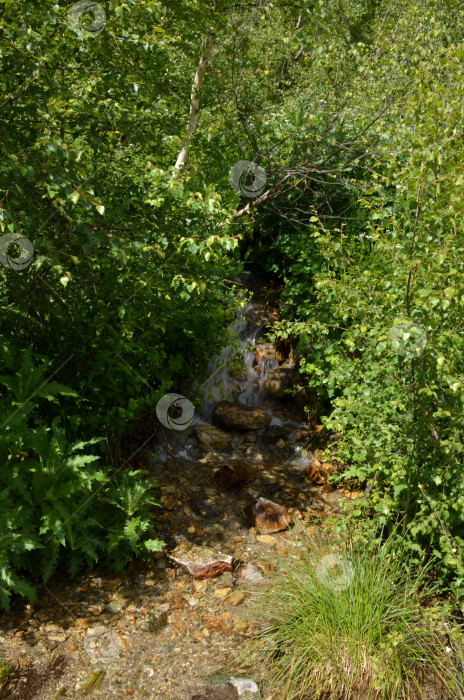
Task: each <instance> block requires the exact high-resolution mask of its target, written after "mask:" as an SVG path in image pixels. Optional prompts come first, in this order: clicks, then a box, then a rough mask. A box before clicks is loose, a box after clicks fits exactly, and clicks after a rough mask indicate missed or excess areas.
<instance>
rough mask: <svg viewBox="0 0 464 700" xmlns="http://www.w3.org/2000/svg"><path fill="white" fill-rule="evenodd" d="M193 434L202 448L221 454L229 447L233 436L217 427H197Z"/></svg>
mask: <svg viewBox="0 0 464 700" xmlns="http://www.w3.org/2000/svg"><path fill="white" fill-rule="evenodd" d="M193 434H194V435H195V437H196V439H197V440H198V442H199V443H200V445H201V446H202V447H206V448H208V449H210V450H219V451H220V452H221V451H223V450H226V449H227V448H228V447H229V443H230V441H231V439H232V436H231V435H230V434H229V433H226V432H224V430H220V428H217V427H216V426H215V425H196V426H195V427H194V429H193Z"/></svg>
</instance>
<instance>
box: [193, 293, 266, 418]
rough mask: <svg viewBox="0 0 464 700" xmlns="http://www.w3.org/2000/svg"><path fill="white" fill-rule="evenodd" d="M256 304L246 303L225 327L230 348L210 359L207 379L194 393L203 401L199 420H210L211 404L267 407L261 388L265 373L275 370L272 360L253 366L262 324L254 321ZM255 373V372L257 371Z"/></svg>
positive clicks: (264, 324) (264, 359) (256, 320)
mask: <svg viewBox="0 0 464 700" xmlns="http://www.w3.org/2000/svg"><path fill="white" fill-rule="evenodd" d="M256 308H257V304H255V303H254V302H251V303H249V304H248V305H247V306H246V307H245V309H243V310H241V311H240V312H238V313H237V318H236V320H235V321H234V323H232V324H231V326H230V327H229V334H230V339H231V340H230V344H229V345H227V346H226V347H225V348H223V349H222V351H221V353H220V355H219V357H216V358H213V359H212V360H211V361H210V362H209V363H208V367H207V372H208V378H207V380H206V381H205V382H204V383H203V384H202V385H201V386H200V387H198V389H197V391H198V392H199V393H200V395H201V396H203V397H204V403H203V410H202V416H203V417H204V418H205V420H208V421H209V420H210V419H211V413H212V410H213V406H214V404H215V403H217V402H218V401H221V400H227V401H238V402H239V403H242V404H245V405H247V406H262V407H267V406H268V403H269V402H268V401H266V397H265V395H264V393H263V391H262V385H263V383H264V381H265V379H266V377H267V374H268V372H269V370H270V369H271V368H273V367H278V365H279V362H278V360H277V358H276V357H275V353H274V357H273V358H271V357H264V358H263V361H262V362H261V363H260V365H257V364H256V359H255V358H256V349H255V346H256V343H257V341H258V339H259V337H260V335H261V333H262V331H263V327H264V326H266V325H267V323H266V322H264V323H263V322H260V320H259V318H258V319H256V316H255V313H254V312H255V311H256ZM257 370H258V371H257Z"/></svg>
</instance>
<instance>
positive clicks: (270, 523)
mask: <svg viewBox="0 0 464 700" xmlns="http://www.w3.org/2000/svg"><path fill="white" fill-rule="evenodd" d="M245 515H246V517H247V518H248V520H249V522H250V523H251V524H252V525H253V526H254V527H255V528H256V530H257V532H259V534H261V535H268V534H272V533H273V532H279V531H280V530H286V528H287V527H288V526H289V524H290V523H291V521H292V516H291V515H290V513H289V512H288V510H287V509H286V508H285V507H284V506H281V505H279V504H278V503H274V502H273V501H268V500H267V499H266V498H261V497H260V498H258V500H257V501H256V503H254V504H253V505H251V506H247V507H246V508H245Z"/></svg>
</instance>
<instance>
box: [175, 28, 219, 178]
mask: <svg viewBox="0 0 464 700" xmlns="http://www.w3.org/2000/svg"><path fill="white" fill-rule="evenodd" d="M213 45H214V29H210V30H209V32H208V36H207V38H206V44H205V48H204V51H203V54H202V56H201V58H200V63H199V64H198V68H197V72H196V73H195V78H194V79H193V85H192V93H191V95H190V114H189V120H188V125H187V137H186V139H185V141H184V143H183V145H182V148H181V150H180V153H179V155H178V156H177V160H176V164H175V166H174V167H175V169H176V170H177V171H178V170H181V169H182V167H183V166H184V163H185V160H186V158H187V154H188V150H189V148H190V142H191V140H192V136H193V134H194V133H195V130H196V128H197V122H198V116H199V114H200V91H201V85H202V83H203V78H204V77H205V71H206V67H207V65H208V61H209V59H210V56H211V51H212V49H213Z"/></svg>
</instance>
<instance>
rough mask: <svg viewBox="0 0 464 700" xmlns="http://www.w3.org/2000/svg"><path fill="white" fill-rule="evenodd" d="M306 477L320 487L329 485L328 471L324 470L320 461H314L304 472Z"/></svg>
mask: <svg viewBox="0 0 464 700" xmlns="http://www.w3.org/2000/svg"><path fill="white" fill-rule="evenodd" d="M304 474H305V476H306V477H307V478H308V479H310V481H312V482H313V484H317V485H318V486H323V485H324V484H327V471H326V470H324V469H323V468H322V465H321V463H320V462H319V460H317V459H314V460H313V461H312V462H311V464H308V466H307V467H306V468H305V470H304Z"/></svg>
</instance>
